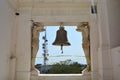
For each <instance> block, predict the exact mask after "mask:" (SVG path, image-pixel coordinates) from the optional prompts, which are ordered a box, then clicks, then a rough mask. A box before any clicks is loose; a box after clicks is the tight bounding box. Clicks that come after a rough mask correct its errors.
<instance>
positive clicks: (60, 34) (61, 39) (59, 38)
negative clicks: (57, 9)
mask: <svg viewBox="0 0 120 80" xmlns="http://www.w3.org/2000/svg"><path fill="white" fill-rule="evenodd" d="M53 45H55V46H61V50H62V53H63V46H70V45H71V44H70V43H69V42H68V39H67V31H66V30H64V27H61V26H60V28H59V30H57V35H56V39H55V41H54V42H53Z"/></svg>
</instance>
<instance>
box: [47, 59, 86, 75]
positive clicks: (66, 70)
mask: <svg viewBox="0 0 120 80" xmlns="http://www.w3.org/2000/svg"><path fill="white" fill-rule="evenodd" d="M85 68H86V65H83V64H79V63H78V62H72V61H71V60H65V61H60V62H59V63H56V64H54V65H53V66H52V67H51V68H50V69H49V70H48V71H47V72H46V74H77V73H78V74H80V73H82V70H83V69H85Z"/></svg>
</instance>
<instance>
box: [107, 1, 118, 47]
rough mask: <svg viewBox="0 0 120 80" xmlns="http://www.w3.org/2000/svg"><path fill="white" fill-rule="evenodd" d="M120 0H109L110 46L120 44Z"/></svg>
mask: <svg viewBox="0 0 120 80" xmlns="http://www.w3.org/2000/svg"><path fill="white" fill-rule="evenodd" d="M119 7H120V0H107V11H108V21H109V27H110V46H111V48H115V47H118V46H120V37H119V36H120V9H119Z"/></svg>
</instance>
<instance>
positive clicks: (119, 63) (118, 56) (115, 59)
mask: <svg viewBox="0 0 120 80" xmlns="http://www.w3.org/2000/svg"><path fill="white" fill-rule="evenodd" d="M111 55H112V65H113V76H114V77H113V80H120V75H119V74H120V46H119V47H116V48H113V49H111Z"/></svg>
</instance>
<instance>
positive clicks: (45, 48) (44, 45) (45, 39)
mask: <svg viewBox="0 0 120 80" xmlns="http://www.w3.org/2000/svg"><path fill="white" fill-rule="evenodd" d="M42 39H43V40H44V43H43V44H42V46H43V47H42V48H43V57H44V62H43V63H44V66H46V62H47V60H48V58H47V56H49V54H48V49H47V45H48V43H47V42H48V40H47V37H46V28H45V35H44V36H43V38H42Z"/></svg>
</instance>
